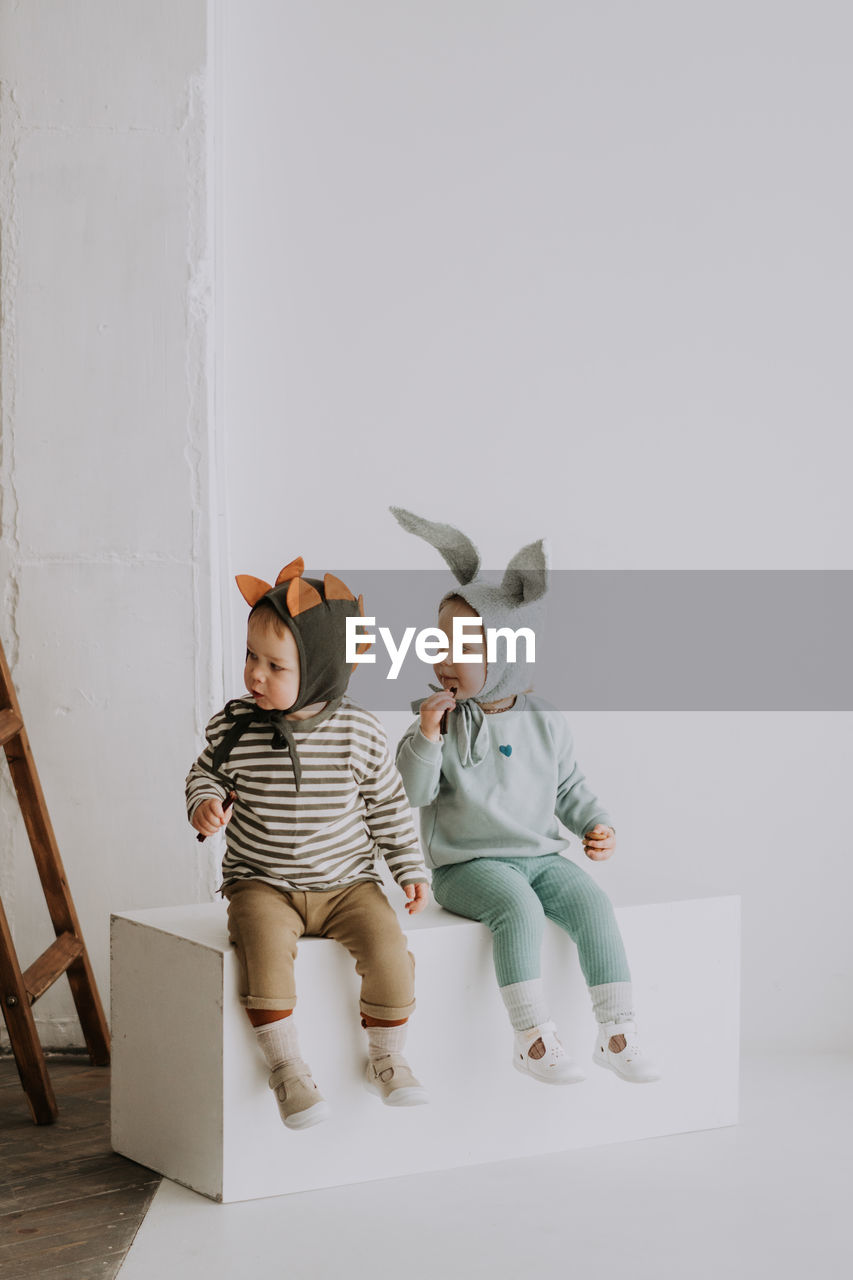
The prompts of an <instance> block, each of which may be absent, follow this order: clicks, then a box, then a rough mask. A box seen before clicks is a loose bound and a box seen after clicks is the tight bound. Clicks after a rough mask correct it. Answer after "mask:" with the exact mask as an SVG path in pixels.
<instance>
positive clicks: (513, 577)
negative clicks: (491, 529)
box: [501, 538, 548, 604]
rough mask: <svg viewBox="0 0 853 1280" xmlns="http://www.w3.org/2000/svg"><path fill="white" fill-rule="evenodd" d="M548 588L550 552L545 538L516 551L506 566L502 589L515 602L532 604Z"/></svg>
mask: <svg viewBox="0 0 853 1280" xmlns="http://www.w3.org/2000/svg"><path fill="white" fill-rule="evenodd" d="M547 590H548V554H547V549H546V546H545V542H544V539H542V538H540V539H539V541H538V542H531V543H530V544H529V545H528V546H526V547H522V548H521V550H520V551H516V553H515V555H514V556H513V557H512V559H511V560H510V562H509V564H508V565H507V567H506V572H505V573H504V576H503V581H502V582H501V591H502V592H503V593H504V595H505V596H507V598H508V599H509V600H511V601H512V602H513V604H531V603H532V602H533V601H534V600H538V599H539V598H540V597H541V596H544V594H545V592H546V591H547Z"/></svg>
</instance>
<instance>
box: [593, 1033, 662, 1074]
mask: <svg viewBox="0 0 853 1280" xmlns="http://www.w3.org/2000/svg"><path fill="white" fill-rule="evenodd" d="M593 1062H597V1063H598V1065H599V1066H600V1067H609V1069H610V1070H611V1071H614V1072H615V1073H616V1075H617V1076H621V1078H622V1079H623V1080H629V1081H630V1082H631V1083H632V1084H651V1083H652V1082H653V1081H654V1080H660V1068H659V1067H658V1066H657V1065H656V1064H655V1063H654V1062H653V1061H652V1060H651V1059H650V1058H648V1057H647V1056H646V1055H645V1054H644V1053H643V1051H642V1049H641V1048H640V1046H639V1043H638V1042H637V1028H636V1026H635V1025H634V1023H633V1022H604V1023H602V1024H601V1026H600V1027H599V1028H598V1039H597V1040H596V1042H595V1049H594V1050H593Z"/></svg>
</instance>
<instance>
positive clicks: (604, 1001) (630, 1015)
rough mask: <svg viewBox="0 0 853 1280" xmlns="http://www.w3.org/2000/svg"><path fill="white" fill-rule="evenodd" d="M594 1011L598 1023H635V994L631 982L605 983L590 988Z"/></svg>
mask: <svg viewBox="0 0 853 1280" xmlns="http://www.w3.org/2000/svg"><path fill="white" fill-rule="evenodd" d="M589 994H590V996H591V997H592V1011H593V1013H594V1014H595V1020H596V1022H600V1023H602V1024H603V1023H607V1022H615V1023H621V1022H633V1021H634V994H633V990H632V987H631V984H630V982H603V983H602V984H601V986H600V987H590V989H589Z"/></svg>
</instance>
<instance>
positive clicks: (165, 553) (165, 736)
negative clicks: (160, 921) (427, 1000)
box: [0, 0, 221, 1046]
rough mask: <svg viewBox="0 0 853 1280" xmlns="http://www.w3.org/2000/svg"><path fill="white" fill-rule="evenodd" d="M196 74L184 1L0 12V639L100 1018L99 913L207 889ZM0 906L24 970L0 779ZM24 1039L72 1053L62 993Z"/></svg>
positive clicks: (203, 385) (204, 323)
mask: <svg viewBox="0 0 853 1280" xmlns="http://www.w3.org/2000/svg"><path fill="white" fill-rule="evenodd" d="M207 60H208V55H207V35H206V5H205V3H204V0H182V3H181V4H180V5H174V4H171V3H169V0H160V2H159V3H151V0H122V3H120V4H116V3H113V0H74V2H73V3H58V4H57V3H52V2H50V0H32V2H31V3H28V4H26V5H19V4H14V3H11V0H2V2H0V80H2V99H0V210H2V227H0V230H2V245H0V252H2V315H3V328H2V368H1V369H0V373H1V374H2V392H1V394H2V464H0V482H2V487H1V488H0V492H2V553H0V594H2V601H3V607H2V626H1V629H2V639H3V644H4V646H5V648H6V652H7V656H8V657H9V660H10V662H11V664H12V667H13V675H14V679H15V682H16V685H17V689H18V695H19V698H20V702H21V705H22V709H23V712H24V717H25V720H26V724H27V727H28V730H29V735H30V738H31V741H32V745H33V750H34V753H35V758H36V763H37V766H38V769H39V773H40V776H41V780H42V785H43V788H44V791H45V794H46V798H47V802H48V806H49V809H50V813H51V817H52V820H53V825H54V828H55V830H56V833H57V837H58V841H59V845H60V848H61V852H62V856H63V860H64V863H65V868H66V871H67V875H68V880H69V883H70V885H71V889H72V893H73V895H74V898H75V902H76V905H77V909H78V913H79V915H80V917H81V921H82V925H83V929H84V934H85V937H86V940H87V943H88V946H89V949H90V952H91V955H92V958H93V961H94V965H95V970H96V975H97V978H98V982H99V986H100V992H101V996H102V998H103V1000H104V1002H105V1003H106V1002H107V998H108V993H109V965H108V950H107V949H108V937H109V912H110V911H111V910H117V909H122V908H124V907H133V906H138V907H141V906H146V905H152V906H153V905H157V904H162V903H169V902H174V901H188V900H197V899H199V898H205V897H207V896H209V892H210V886H211V884H212V883H213V881H212V876H213V874H214V869H213V868H211V867H210V866H209V865H208V864H209V855H208V854H207V853H206V852H201V851H200V850H199V846H198V845H197V844H196V843H195V841H194V840H193V838H192V832H191V831H189V828H188V827H187V825H186V817H185V813H184V807H183V798H182V785H183V778H184V775H185V773H186V769H187V766H188V764H189V762H190V760H191V759H192V757H193V755H194V754H195V752H196V750H197V743H198V738H199V733H200V729H201V726H202V725H203V724H204V716H205V711H206V708H207V707H208V706H209V704H210V702H211V700H212V699H213V698H214V697H216V696H218V692H217V694H216V695H214V694H213V693H212V692H211V690H212V688H214V687H216V689H217V690H218V689H219V687H220V686H221V674H220V671H221V667H220V663H219V659H218V657H217V652H216V651H217V648H218V622H217V620H216V611H215V608H214V601H213V600H212V597H211V589H210V576H211V575H210V555H211V542H212V533H211V528H210V524H211V519H210V512H211V511H212V510H214V511H215V503H214V502H213V500H212V495H211V476H210V455H211V451H210V448H209V445H208V420H209V415H210V404H209V381H210V352H209V348H210V314H211V286H212V270H211V259H210V246H209V243H208V202H209V176H208V169H209V161H208V150H209V121H208V99H209V90H208V86H207V82H206V75H207ZM211 622H213V630H211ZM0 894H2V898H3V902H4V904H5V907H6V911H7V914H8V915H9V917H10V922H11V925H12V930H13V933H14V936H15V938H16V941H17V948H18V952H19V958H20V960H21V963H22V965H24V966H25V965H26V964H28V963H30V961H31V960H33V959H34V958H35V956H36V954H37V953H38V952H39V951H40V950H41V949H43V948H44V947H45V946H46V945H47V944H48V942H49V941H50V940H51V938H52V936H53V934H52V930H51V927H50V922H49V920H48V917H47V912H46V909H45V907H44V904H43V900H42V896H41V891H40V888H39V885H38V881H37V879H36V875H35V871H34V868H33V863H32V857H31V854H30V850H29V845H28V843H27V840H26V836H25V834H24V830H23V825H22V823H21V822H20V819H19V816H18V811H17V805H16V803H15V800H14V794H13V791H12V788H11V784H10V781H9V776H8V771H7V769H6V767H5V764H3V765H2V766H0ZM36 1021H37V1023H38V1024H39V1029H40V1033H41V1036H42V1040H43V1042H44V1043H45V1044H47V1045H49V1046H62V1045H65V1044H79V1043H82V1038H81V1036H80V1034H79V1028H78V1026H77V1022H76V1017H75V1015H74V1010H73V1004H72V1002H71V999H70V996H69V994H68V990H67V984H66V983H65V981H64V980H62V981H61V982H60V983H59V984H57V986H56V987H54V988H53V989H52V990H51V992H50V993H49V994H48V995H46V996H45V997H44V998H43V999H42V1000H41V1001H40V1002H39V1003H38V1005H36Z"/></svg>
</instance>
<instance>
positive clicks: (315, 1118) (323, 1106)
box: [284, 1102, 331, 1129]
mask: <svg viewBox="0 0 853 1280" xmlns="http://www.w3.org/2000/svg"><path fill="white" fill-rule="evenodd" d="M330 1114H331V1112H330V1110H329V1104H328V1102H315V1103H314V1105H313V1107H306V1109H305V1110H304V1111H294V1113H293V1115H292V1116H287V1117H286V1118H285V1121H284V1123H285V1124H286V1125H287V1127H288V1129H310V1128H311V1126H312V1125H314V1124H322V1123H323V1121H324V1120H328V1118H329V1115H330Z"/></svg>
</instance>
